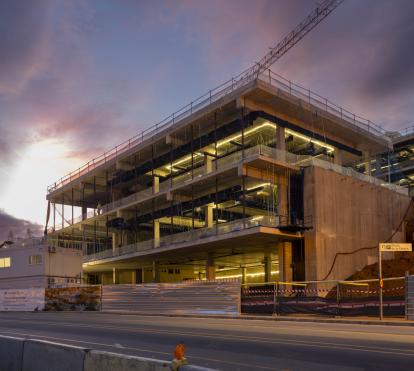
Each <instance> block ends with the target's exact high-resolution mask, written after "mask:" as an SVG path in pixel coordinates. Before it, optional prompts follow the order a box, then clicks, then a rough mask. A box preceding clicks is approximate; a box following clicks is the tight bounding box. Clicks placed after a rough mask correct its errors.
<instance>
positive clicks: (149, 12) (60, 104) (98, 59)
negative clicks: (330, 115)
mask: <svg viewBox="0 0 414 371" xmlns="http://www.w3.org/2000/svg"><path fill="white" fill-rule="evenodd" d="M314 6H315V2H314V1H311V0H289V1H288V0H285V1H283V0H279V1H276V0H271V1H265V0H255V1H251V0H248V1H243V0H233V1H231V0H227V1H224V0H209V1H202V0H198V1H197V0H193V1H133V0H96V1H93V0H79V1H77V0H74V1H65V0H60V1H59V0H30V1H23V0H3V1H1V2H0V176H1V177H2V179H3V181H2V182H1V183H0V209H3V211H4V212H6V213H9V214H12V215H14V216H16V217H17V218H24V219H29V220H30V221H34V222H38V223H42V221H43V219H44V215H45V207H46V206H45V201H44V199H45V194H46V186H47V185H48V183H52V182H53V181H55V180H56V179H57V178H59V177H61V176H62V175H64V174H65V173H66V172H68V171H69V170H72V169H73V168H76V167H77V166H79V165H80V164H82V163H83V162H85V161H87V160H89V159H90V158H92V157H93V156H96V155H98V154H100V153H101V152H103V151H104V150H106V149H108V148H110V147H112V146H114V145H115V144H117V143H118V142H120V141H122V140H124V139H127V138H128V137H130V136H133V135H135V134H136V133H138V132H139V131H140V130H141V129H143V128H146V127H148V126H149V125H150V124H152V123H154V122H156V121H159V120H160V119H162V118H163V117H164V116H166V115H168V114H170V113H171V112H172V111H174V110H176V109H178V108H180V107H181V106H183V105H185V104H187V103H188V102H189V101H191V100H192V99H194V98H196V97H198V96H199V95H201V94H203V93H204V92H206V91H207V90H209V89H211V88H213V87H214V86H215V85H218V84H219V83H221V82H223V81H224V80H227V79H228V78H230V77H231V76H232V75H236V74H237V73H239V72H240V71H241V70H243V69H244V68H246V67H248V66H250V65H251V64H252V63H253V62H255V61H257V60H258V59H260V57H261V56H262V55H263V54H264V53H266V52H267V51H268V48H269V47H270V46H274V45H275V44H276V43H277V42H278V41H279V40H280V39H281V38H282V37H283V36H284V35H285V34H286V33H287V32H289V31H290V30H291V29H292V28H294V27H295V26H296V25H297V24H298V23H299V22H300V21H301V20H302V19H303V18H304V17H305V16H306V15H307V14H308V13H309V12H310V11H311V10H312V9H313V8H314ZM413 42H414V1H411V0H394V1H388V0H363V1H362V0H345V2H344V3H343V4H342V5H341V6H340V7H339V8H338V9H337V10H335V11H334V12H333V13H332V14H331V15H330V16H329V17H328V18H327V19H326V20H325V21H324V22H323V23H321V24H320V25H319V26H317V28H316V29H314V30H313V31H312V32H311V34H309V35H307V36H306V37H305V39H303V40H302V41H301V42H300V43H299V44H298V45H296V46H295V48H294V49H292V50H291V51H289V53H288V54H287V55H285V56H284V57H283V58H282V59H281V60H280V61H279V62H278V63H277V64H276V65H274V66H273V68H272V69H273V70H274V71H275V72H277V73H280V74H281V75H283V76H285V77H287V78H289V79H292V80H293V81H295V82H297V83H299V84H301V85H303V86H305V87H309V88H311V89H312V90H314V91H315V92H317V93H319V94H321V95H323V96H326V97H327V98H329V99H331V100H332V101H334V102H336V103H338V104H340V105H343V106H344V107H346V108H348V109H349V110H351V111H353V112H355V113H357V114H359V115H361V116H364V117H366V118H368V119H370V120H372V121H374V122H376V123H378V124H381V125H382V126H384V127H385V128H387V129H390V130H392V129H395V128H402V127H406V126H410V125H411V124H413V123H414V120H413V118H412V117H413V111H414V108H413V103H414V99H413V98H414V89H413V81H414V48H413ZM28 177H32V179H33V178H35V180H32V182H31V183H32V188H31V191H30V194H29V195H28V194H27V193H26V194H24V195H23V194H22V192H24V189H25V187H24V186H23V185H24V181H25V180H27V178H28ZM0 216H1V214H0ZM9 219H10V218H9ZM10 223H12V222H10ZM1 228H3V230H4V229H5V228H8V227H4V226H3V227H2V224H1V218H0V229H1Z"/></svg>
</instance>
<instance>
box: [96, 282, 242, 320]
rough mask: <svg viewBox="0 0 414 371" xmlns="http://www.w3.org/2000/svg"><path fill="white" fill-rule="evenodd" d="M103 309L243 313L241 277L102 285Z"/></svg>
mask: <svg viewBox="0 0 414 371" xmlns="http://www.w3.org/2000/svg"><path fill="white" fill-rule="evenodd" d="M102 310H103V311H134V312H142V313H154V314H224V315H237V314H239V313H240V282H239V280H225V281H223V280H220V281H218V280H217V281H189V282H180V283H145V284H140V285H110V286H102Z"/></svg>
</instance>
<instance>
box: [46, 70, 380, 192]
mask: <svg viewBox="0 0 414 371" xmlns="http://www.w3.org/2000/svg"><path fill="white" fill-rule="evenodd" d="M244 73H245V71H243V72H242V73H241V74H239V75H238V76H236V77H233V78H232V79H230V80H228V81H226V82H224V83H222V84H221V85H219V86H217V87H216V88H214V89H212V90H209V91H208V92H207V93H205V94H203V95H202V96H201V97H199V98H197V99H195V100H194V101H192V102H190V103H189V104H187V105H186V106H184V107H182V108H181V109H179V110H178V111H176V112H174V113H172V114H171V115H169V116H168V117H166V118H165V119H163V120H162V121H160V122H158V123H156V124H155V125H153V126H151V127H149V128H147V129H145V130H143V131H142V132H141V133H139V134H137V135H136V136H134V137H132V138H130V139H128V140H127V141H125V142H123V143H121V144H119V145H117V146H115V147H114V148H112V149H111V150H109V151H107V152H105V153H103V154H102V155H100V156H98V157H96V158H94V159H92V160H91V161H89V162H87V163H86V164H85V165H83V166H81V167H80V168H79V169H77V170H75V171H72V172H70V173H69V174H67V175H65V176H63V177H62V178H60V179H59V180H58V181H56V182H55V183H53V184H52V185H50V186H49V187H48V188H47V191H48V193H51V192H53V191H55V190H57V189H59V188H61V187H63V186H64V185H66V184H68V183H70V182H71V181H73V180H76V179H78V178H79V177H81V176H82V175H84V174H87V173H88V172H89V171H91V170H93V169H95V168H97V167H98V166H100V165H103V164H105V163H106V162H108V161H110V160H113V159H115V158H118V156H119V155H121V154H123V153H125V152H127V151H128V150H130V149H132V148H134V147H136V146H137V145H139V144H141V143H143V142H144V141H145V140H147V139H149V138H151V137H153V136H154V135H156V134H159V133H161V132H162V131H163V130H165V129H167V128H169V127H170V126H172V125H174V124H175V123H177V122H178V121H180V120H182V119H184V118H187V117H189V116H191V115H192V114H193V113H195V112H197V111H199V110H201V109H202V108H205V107H207V106H209V105H210V104H212V103H214V102H217V101H218V100H219V99H221V98H223V97H225V96H227V95H228V94H230V93H232V92H233V91H235V90H236V89H239V88H242V87H245V86H246V85H247V84H248V83H250V82H251V81H253V80H255V79H253V78H252V77H249V78H248V79H243V78H242V76H243V75H244ZM258 79H259V80H262V81H265V82H267V83H269V84H270V85H272V86H274V87H276V88H278V89H279V90H280V91H281V92H284V93H287V94H289V96H291V97H294V98H297V99H298V100H299V101H304V102H307V103H309V104H310V105H312V106H314V107H315V108H317V109H318V110H319V111H320V113H322V114H323V113H324V112H325V113H327V114H330V115H334V116H336V117H339V118H341V119H342V120H344V121H346V122H347V123H348V124H350V125H352V126H353V127H354V128H356V129H358V130H364V131H366V132H369V133H372V134H374V135H377V136H384V135H385V134H387V132H386V131H385V130H384V129H382V128H381V127H380V126H379V125H377V124H375V123H373V122H372V121H370V120H367V119H364V118H362V117H360V116H357V115H355V114H354V113H352V112H350V111H348V110H346V109H344V108H343V107H341V106H338V105H336V104H335V103H332V102H331V101H330V100H328V99H327V98H323V97H322V96H320V95H319V94H316V93H314V92H313V91H311V90H310V89H306V88H303V87H302V86H300V85H298V84H295V83H293V82H292V81H290V80H287V79H285V78H284V77H282V76H280V75H278V74H276V73H274V72H272V71H271V70H270V69H269V70H267V71H265V72H263V73H262V74H260V76H259V77H258Z"/></svg>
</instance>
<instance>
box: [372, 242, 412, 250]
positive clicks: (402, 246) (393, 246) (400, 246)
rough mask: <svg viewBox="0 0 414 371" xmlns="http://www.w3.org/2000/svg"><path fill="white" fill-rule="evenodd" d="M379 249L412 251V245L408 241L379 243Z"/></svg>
mask: <svg viewBox="0 0 414 371" xmlns="http://www.w3.org/2000/svg"><path fill="white" fill-rule="evenodd" d="M380 250H381V251H382V252H385V251H412V250H413V246H412V244H410V243H380Z"/></svg>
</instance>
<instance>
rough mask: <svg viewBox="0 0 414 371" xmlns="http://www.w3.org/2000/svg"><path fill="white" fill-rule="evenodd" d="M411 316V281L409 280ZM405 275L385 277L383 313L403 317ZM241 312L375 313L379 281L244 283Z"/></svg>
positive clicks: (413, 291) (373, 314) (413, 284)
mask: <svg viewBox="0 0 414 371" xmlns="http://www.w3.org/2000/svg"><path fill="white" fill-rule="evenodd" d="M411 287H412V289H411V290H412V291H411V292H412V299H411V300H412V301H411V303H412V308H413V310H412V312H410V313H412V315H413V316H414V281H413V283H412V286H411ZM404 291H405V284H404V278H391V279H390V278H388V279H385V280H384V288H383V295H384V296H383V310H384V315H385V316H392V317H395V316H398V317H401V316H404V311H405V305H406V303H405V297H404ZM241 311H242V313H251V314H253V313H261V314H319V315H333V316H378V314H379V283H378V280H365V281H358V282H357V281H337V282H335V281H325V282H323V281H318V282H302V283H290V284H289V283H283V284H281V283H277V282H275V283H269V284H262V285H260V284H252V285H249V284H247V285H243V288H242V297H241Z"/></svg>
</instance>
